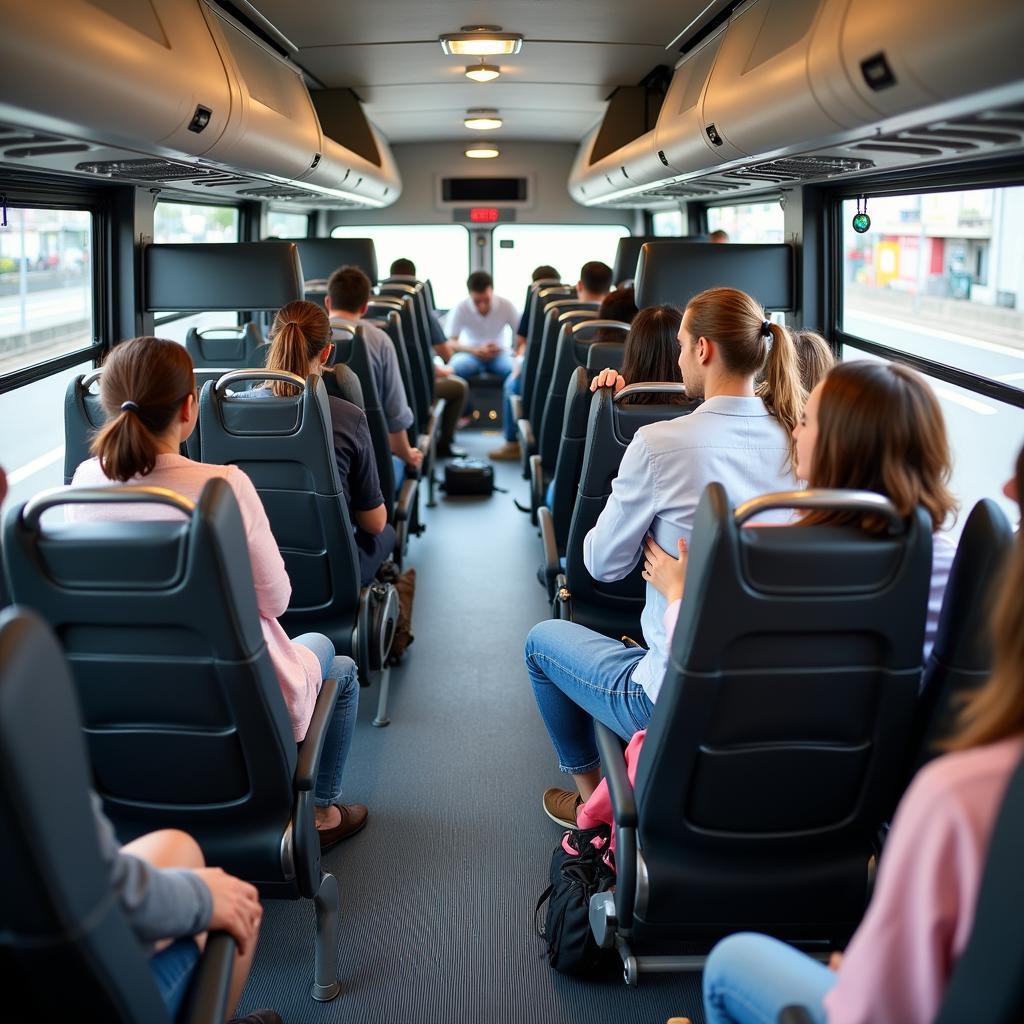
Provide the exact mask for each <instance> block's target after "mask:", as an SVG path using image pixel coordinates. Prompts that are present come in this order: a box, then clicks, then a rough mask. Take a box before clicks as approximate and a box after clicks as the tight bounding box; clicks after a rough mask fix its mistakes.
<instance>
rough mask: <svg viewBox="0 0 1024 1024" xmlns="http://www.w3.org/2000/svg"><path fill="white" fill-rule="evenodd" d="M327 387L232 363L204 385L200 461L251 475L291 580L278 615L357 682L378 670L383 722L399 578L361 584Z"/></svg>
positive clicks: (315, 381)
mask: <svg viewBox="0 0 1024 1024" xmlns="http://www.w3.org/2000/svg"><path fill="white" fill-rule="evenodd" d="M254 375H255V376H258V377H259V379H260V380H268V379H269V380H283V381H287V382H288V383H289V384H293V385H295V386H296V387H298V388H301V389H302V391H301V393H300V394H298V395H296V396H293V397H285V398H279V397H276V396H275V397H273V398H265V399H263V400H255V401H253V400H249V399H240V398H236V397H234V396H233V395H232V394H231V393H230V391H229V389H230V388H232V387H233V386H234V385H236V384H237V383H238V382H241V381H244V380H251V379H252V378H253V376H254ZM327 397H328V396H327V390H326V388H325V387H324V386H323V382H322V381H321V379H320V378H319V377H309V378H308V379H307V380H305V381H303V380H302V378H301V377H296V376H295V375H294V374H291V373H283V372H279V371H262V372H259V371H246V370H235V371H233V372H231V373H228V374H225V375H224V376H223V377H222V378H221V379H220V380H218V381H217V382H216V383H209V384H207V385H206V387H204V388H203V393H202V395H201V396H200V399H199V421H200V423H201V425H202V434H201V443H202V461H203V462H209V463H213V464H214V465H221V466H238V468H239V469H241V470H243V471H244V472H245V473H246V475H247V476H248V477H249V479H250V480H252V482H253V484H254V486H255V487H256V490H257V492H258V493H259V495H260V498H261V499H262V501H263V507H264V508H265V509H266V512H267V518H268V519H269V520H270V528H271V530H272V531H273V534H274V538H275V539H276V540H277V544H278V547H279V548H280V549H281V556H282V557H283V558H284V564H285V568H286V569H287V571H288V578H289V579H290V580H291V584H292V597H291V602H290V604H289V606H288V611H287V612H285V614H284V615H283V616H281V624H282V625H283V626H284V628H285V629H286V630H287V631H288V633H289V635H290V636H298V635H299V634H300V633H306V632H316V633H324V634H326V636H328V637H329V638H330V640H331V642H332V643H333V644H334V648H335V650H336V651H337V653H338V654H347V655H349V656H350V657H351V658H353V659H354V660H355V662H356V664H357V665H358V666H359V681H360V683H361V684H362V685H363V686H369V685H370V684H371V683H372V682H373V680H374V679H375V678H377V677H379V678H380V683H381V687H380V694H379V697H378V701H379V706H378V713H377V722H378V724H386V722H387V698H388V687H389V680H390V671H389V670H388V669H387V667H386V665H385V663H386V661H387V657H388V652H389V650H390V648H391V639H392V636H393V634H394V627H395V622H396V621H397V597H396V595H395V590H394V587H391V586H385V585H383V584H377V583H375V584H373V585H372V587H373V588H379V590H378V591H375V593H379V595H380V597H381V601H380V602H379V603H378V602H376V601H375V600H371V593H370V591H371V587H363V588H361V587H360V571H359V558H358V555H357V552H356V545H355V539H354V534H353V529H352V523H351V520H350V519H349V514H348V507H347V505H346V502H345V495H344V492H343V490H342V487H341V480H340V478H339V476H338V464H337V462H336V461H335V456H334V443H333V436H334V435H333V431H332V427H331V414H330V408H329V406H328V401H327Z"/></svg>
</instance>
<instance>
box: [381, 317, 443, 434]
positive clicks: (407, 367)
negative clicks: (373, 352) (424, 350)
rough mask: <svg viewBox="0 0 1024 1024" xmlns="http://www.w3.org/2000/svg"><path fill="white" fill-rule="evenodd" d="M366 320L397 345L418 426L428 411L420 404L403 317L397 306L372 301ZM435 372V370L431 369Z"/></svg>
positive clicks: (400, 363) (400, 369) (406, 393)
mask: <svg viewBox="0 0 1024 1024" xmlns="http://www.w3.org/2000/svg"><path fill="white" fill-rule="evenodd" d="M365 320H366V322H367V323H370V324H373V325H374V327H378V328H380V330H382V331H383V332H384V333H385V334H386V335H387V336H388V337H389V338H390V339H391V344H392V345H394V346H395V354H396V355H397V357H398V372H399V375H400V376H401V378H402V389H403V390H404V391H405V395H406V397H407V398H408V400H409V407H410V408H411V409H412V413H413V416H414V417H415V421H416V424H415V425H416V427H417V428H418V427H419V425H420V423H421V422H425V417H426V413H427V411H426V410H425V409H421V408H420V406H419V399H420V398H421V397H422V396H421V395H420V394H419V393H418V392H417V390H416V381H415V378H414V377H413V370H412V364H411V363H410V361H409V352H408V350H407V349H406V345H405V335H404V334H403V333H402V317H401V315H400V314H399V312H398V310H397V309H396V308H392V307H388V306H384V305H381V304H374V303H371V304H370V307H369V308H368V309H367V313H366V317H365ZM431 372H433V370H431Z"/></svg>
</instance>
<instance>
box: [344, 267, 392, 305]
mask: <svg viewBox="0 0 1024 1024" xmlns="http://www.w3.org/2000/svg"><path fill="white" fill-rule="evenodd" d="M392 273H397V271H395V270H392ZM370 290H371V285H370V279H369V278H368V277H367V276H366V275H365V274H364V273H363V272H362V271H361V270H360V269H359V268H358V267H338V269H337V270H336V271H335V272H334V273H333V274H331V276H330V277H329V278H328V279H327V297H328V298H329V299H330V300H331V309H334V310H340V311H341V312H343V313H358V312H359V311H360V310H361V309H362V308H363V306H365V305H366V304H367V302H369V301H370Z"/></svg>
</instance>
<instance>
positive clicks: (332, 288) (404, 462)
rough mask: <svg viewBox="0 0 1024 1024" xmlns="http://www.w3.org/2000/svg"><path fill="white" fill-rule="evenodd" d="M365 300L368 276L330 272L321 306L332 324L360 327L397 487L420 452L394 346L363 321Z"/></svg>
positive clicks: (344, 269)
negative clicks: (414, 441)
mask: <svg viewBox="0 0 1024 1024" xmlns="http://www.w3.org/2000/svg"><path fill="white" fill-rule="evenodd" d="M369 301H370V279H369V278H368V277H367V276H366V274H364V273H363V272H362V271H361V270H360V269H359V268H358V267H339V268H338V269H337V270H335V272H334V273H333V274H331V276H330V278H329V280H328V281H327V297H326V298H325V299H324V305H325V307H326V309H327V314H328V316H329V317H330V318H331V326H332V327H355V326H359V327H361V328H362V333H363V338H364V339H365V341H366V350H367V353H368V354H369V357H370V368H371V369H372V370H373V379H374V381H375V382H376V384H377V393H378V395H379V396H380V401H381V405H382V406H383V409H384V417H385V419H386V420H387V424H388V443H389V445H390V447H391V455H392V458H393V460H394V463H395V486H396V487H398V486H400V485H401V482H402V479H403V478H404V476H405V467H406V466H408V467H409V468H410V469H415V470H417V471H418V470H419V468H420V466H421V465H422V464H423V453H422V452H421V451H420V450H419V449H418V448H414V447H413V446H412V445H411V444H410V443H409V434H408V430H409V427H411V426H412V423H413V413H412V409H411V408H410V407H409V399H408V397H407V396H406V393H405V386H404V385H403V384H402V373H401V370H400V369H399V366H398V353H396V352H395V346H394V345H393V344H392V342H391V339H390V338H389V337H388V336H387V335H386V334H385V333H384V332H383V331H382V330H381V329H380V328H379V327H376V326H375V325H374V324H369V323H364V322H363V316H364V314H365V313H366V308H367V304H368V303H369Z"/></svg>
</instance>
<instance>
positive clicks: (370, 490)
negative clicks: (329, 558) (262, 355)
mask: <svg viewBox="0 0 1024 1024" xmlns="http://www.w3.org/2000/svg"><path fill="white" fill-rule="evenodd" d="M331 337H332V336H331V322H330V320H329V319H328V318H327V313H326V312H324V310H323V309H322V308H321V307H320V306H317V305H315V304H314V303H312V302H304V301H302V300H299V301H296V302H289V303H288V305H287V306H282V307H281V309H279V310H278V312H277V316H275V317H274V322H273V324H272V325H271V327H270V352H269V354H268V355H267V369H268V370H283V371H285V372H286V373H294V374H295V375H296V376H298V377H301V378H302V379H303V380H305V379H306V378H307V377H310V376H319V375H320V374H321V373H323V368H324V366H326V365H327V362H328V360H329V359H330V358H331V353H332V351H333V350H334V342H333V341H332V340H331ZM296 391H297V389H296V388H295V387H294V385H292V384H287V383H285V382H284V381H279V380H275V381H267V382H266V384H265V385H264V386H263V387H261V388H253V390H252V391H242V392H240V393H239V394H237V395H236V396H235V397H236V398H269V397H270V396H271V395H276V396H278V397H283V396H289V395H294V394H295V393H296ZM327 401H328V405H329V407H330V410H331V426H332V428H333V432H334V457H335V460H336V461H337V463H338V474H339V475H340V477H341V489H342V492H343V493H344V495H345V503H346V504H347V505H348V510H349V518H350V519H351V520H352V524H353V526H354V527H355V537H356V549H357V551H358V553H359V572H360V576H361V581H360V582H361V583H362V585H363V586H364V587H365V586H367V585H368V584H369V583H370V582H372V580H373V578H374V577H375V576H376V575H377V570H378V569H379V568H380V567H381V565H382V564H383V563H384V561H385V560H386V559H387V558H388V556H389V555H390V554H391V552H392V551H393V550H394V548H395V529H394V527H393V526H392V525H391V524H390V523H389V522H388V512H387V508H386V507H385V505H384V496H383V494H382V493H381V489H380V477H379V476H378V475H377V462H376V460H375V459H374V454H373V444H372V442H371V440H370V428H369V426H368V425H367V423H366V416H365V415H364V414H363V411H362V409H359V408H357V407H356V406H354V405H352V403H351V402H346V401H344V400H343V399H341V398H336V397H335V396H334V395H329V396H328V399H327Z"/></svg>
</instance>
